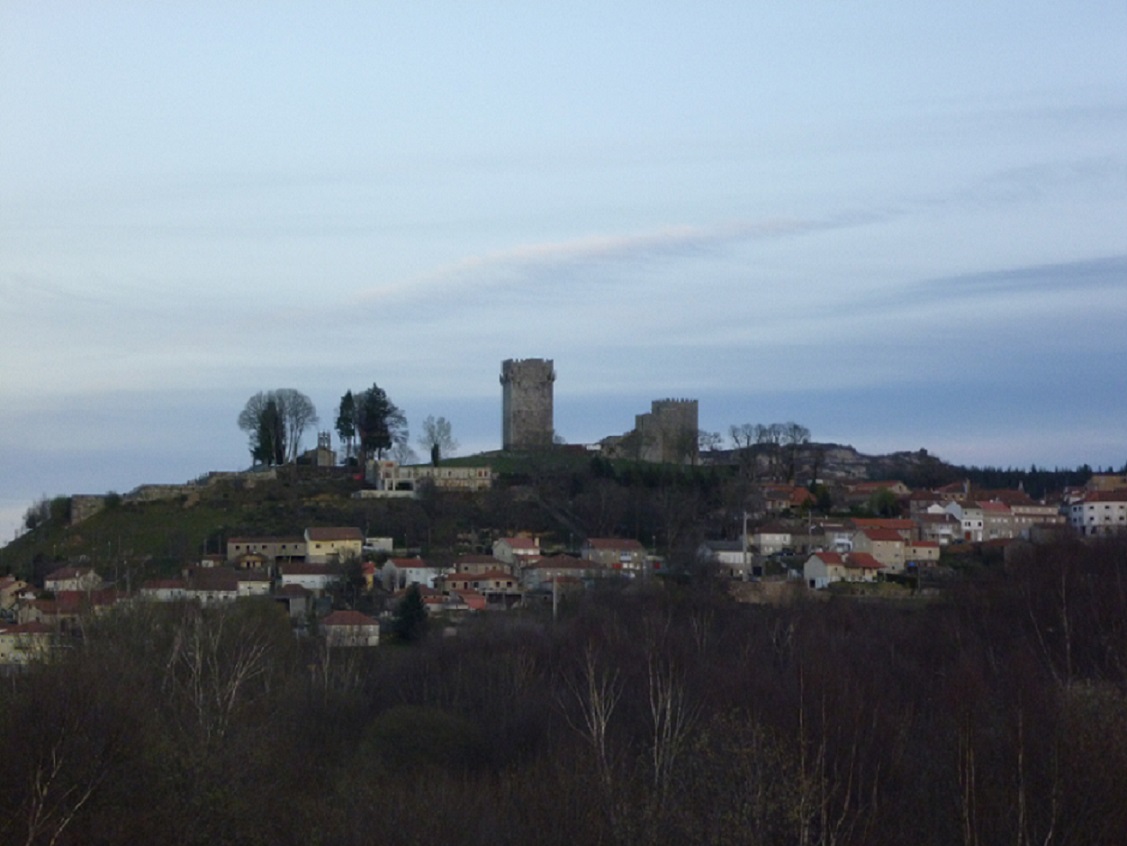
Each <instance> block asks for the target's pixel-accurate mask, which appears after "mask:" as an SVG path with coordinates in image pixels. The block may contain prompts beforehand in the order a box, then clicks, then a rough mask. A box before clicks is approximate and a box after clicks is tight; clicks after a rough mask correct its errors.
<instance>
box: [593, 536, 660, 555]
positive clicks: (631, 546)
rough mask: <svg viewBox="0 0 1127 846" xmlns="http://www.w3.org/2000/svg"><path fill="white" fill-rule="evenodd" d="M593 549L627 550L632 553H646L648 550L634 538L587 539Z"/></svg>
mask: <svg viewBox="0 0 1127 846" xmlns="http://www.w3.org/2000/svg"><path fill="white" fill-rule="evenodd" d="M587 546H589V547H590V548H591V549H627V550H630V551H631V552H645V551H646V548H645V547H644V546H642V544H640V543H639V542H638V541H636V540H634V539H633V538H587Z"/></svg>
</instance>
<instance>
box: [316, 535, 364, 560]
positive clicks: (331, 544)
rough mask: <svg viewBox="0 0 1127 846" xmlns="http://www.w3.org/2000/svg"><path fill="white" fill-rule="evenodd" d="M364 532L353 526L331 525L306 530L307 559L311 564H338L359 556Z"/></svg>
mask: <svg viewBox="0 0 1127 846" xmlns="http://www.w3.org/2000/svg"><path fill="white" fill-rule="evenodd" d="M363 548H364V533H363V532H361V531H360V530H359V529H357V528H354V527H352V526H330V527H322V528H313V529H306V530H305V560H306V561H307V562H308V563H310V564H336V563H339V562H341V561H347V560H348V559H350V558H357V559H358V558H359V557H360V554H361V553H362V552H363Z"/></svg>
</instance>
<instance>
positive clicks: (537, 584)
mask: <svg viewBox="0 0 1127 846" xmlns="http://www.w3.org/2000/svg"><path fill="white" fill-rule="evenodd" d="M600 575H603V568H602V567H601V566H599V565H597V564H595V563H594V562H592V561H584V560H582V559H581V558H576V557H575V556H574V555H553V556H552V557H551V558H540V559H538V560H537V562H536V563H535V564H532V565H530V566H528V567H525V568H524V570H522V571H521V584H522V585H523V587H524V588H525V590H551V589H552V584H553V583H559V582H561V581H563V580H565V579H566V580H569V581H571V582H579V583H580V584H582V581H583V580H585V579H590V578H593V577H595V576H600Z"/></svg>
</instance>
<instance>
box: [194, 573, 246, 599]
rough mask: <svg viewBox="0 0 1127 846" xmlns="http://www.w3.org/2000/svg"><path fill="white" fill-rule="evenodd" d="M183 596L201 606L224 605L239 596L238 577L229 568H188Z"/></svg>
mask: <svg viewBox="0 0 1127 846" xmlns="http://www.w3.org/2000/svg"><path fill="white" fill-rule="evenodd" d="M187 583H188V584H187V587H186V588H185V590H184V596H185V597H186V598H187V599H194V600H196V601H197V602H199V603H200V605H203V606H210V605H226V604H227V603H230V602H234V601H235V600H236V599H237V598H238V596H239V577H238V574H236V572H235V570H234V569H232V568H231V567H189V568H188V577H187Z"/></svg>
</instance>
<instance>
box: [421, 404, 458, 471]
mask: <svg viewBox="0 0 1127 846" xmlns="http://www.w3.org/2000/svg"><path fill="white" fill-rule="evenodd" d="M419 446H421V447H422V448H423V451H424V452H426V453H427V454H429V455H430V460H431V464H433V465H434V466H436V467H437V466H438V462H439V461H441V460H442V459H443V458H444V457H445V458H449V457H450V456H451V455H453V454H454V453H455V452H456V451H457V449H458V442H457V441H456V440H454V435H453V432H452V430H451V427H450V421H449V420H447V419H446V418H445V417H437V418H436V417H435V416H434V415H433V414H431V415H428V416H427V419H426V420H424V421H423V433H422V434H421V435H420V436H419Z"/></svg>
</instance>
